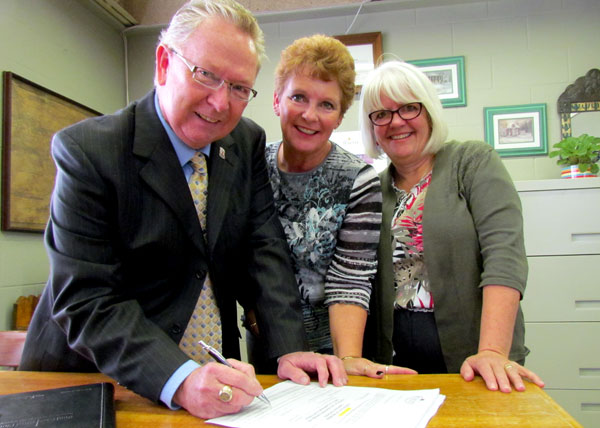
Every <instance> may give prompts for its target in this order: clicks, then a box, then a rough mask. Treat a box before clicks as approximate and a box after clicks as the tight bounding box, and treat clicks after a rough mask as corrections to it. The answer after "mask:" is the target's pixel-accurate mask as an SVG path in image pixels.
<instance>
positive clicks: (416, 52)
mask: <svg viewBox="0 0 600 428" xmlns="http://www.w3.org/2000/svg"><path fill="white" fill-rule="evenodd" d="M383 3H384V2H382V5H381V6H382V8H383V7H385V8H386V10H385V11H383V12H372V13H361V14H360V15H359V16H358V18H357V19H356V21H355V22H354V25H353V26H352V28H351V31H350V33H367V32H372V31H381V33H382V37H383V51H384V53H388V54H393V55H395V56H396V57H399V58H401V59H405V60H416V59H426V58H439V57H448V56H459V55H462V56H464V57H465V64H466V88H467V106H466V107H460V108H449V109H445V118H446V121H447V122H448V124H449V128H450V138H452V139H457V140H468V139H476V140H483V139H484V119H483V108H484V107H492V106H506V105H521V104H534V103H535V104H537V103H546V105H547V116H548V124H547V125H548V126H547V133H548V145H549V146H551V145H552V144H553V143H556V142H558V141H559V140H560V124H559V120H558V113H557V110H556V101H557V99H558V97H559V95H560V94H561V93H562V92H563V91H564V89H565V88H566V87H567V85H569V84H571V83H573V81H574V80H575V79H576V78H577V77H579V76H582V75H584V74H585V73H586V72H587V71H588V70H589V69H591V68H600V49H599V48H598V41H599V40H600V26H599V25H598V22H599V21H600V2H598V1H597V0H543V1H539V0H494V1H487V2H484V1H482V2H478V3H468V4H463V5H453V6H445V7H442V6H440V7H423V8H419V9H400V7H401V6H402V5H401V4H399V5H398V7H397V10H388V9H390V8H391V6H389V3H390V2H385V3H387V4H386V5H384V4H383ZM366 9H367V8H365V9H364V10H366ZM368 9H369V10H377V7H376V6H375V5H374V6H373V7H371V8H368ZM307 14H309V12H302V13H289V14H278V15H277V19H274V18H273V17H272V16H268V15H265V16H259V17H258V19H259V22H261V28H262V29H263V31H264V33H265V39H266V46H267V55H268V57H269V59H268V60H267V61H265V63H264V65H263V68H262V70H261V72H260V74H259V76H258V79H257V82H256V85H255V87H256V89H257V90H258V92H259V95H258V97H257V98H256V99H254V100H252V102H251V103H250V104H249V105H248V107H247V109H246V112H245V115H246V116H248V117H250V118H252V119H254V120H256V121H257V122H258V123H259V124H260V125H262V126H263V127H264V128H265V130H266V131H267V140H268V141H274V140H277V139H279V138H280V137H281V133H280V129H279V121H278V118H276V116H275V115H274V114H273V108H272V100H273V72H274V70H275V66H276V64H277V61H278V60H279V52H280V51H281V50H282V49H283V48H285V47H286V46H287V45H288V44H289V43H291V42H292V41H293V40H295V39H296V38H298V37H302V36H305V35H310V34H314V33H323V34H329V35H340V34H345V32H346V30H347V29H348V27H349V26H350V24H351V23H352V21H353V20H354V15H349V16H331V12H330V11H327V13H321V12H314V13H313V15H314V17H312V18H310V19H307V18H306V16H307ZM323 16H324V17H323ZM158 33H159V29H158V28H138V29H132V30H131V31H130V32H128V35H127V38H128V46H129V49H128V55H129V58H128V63H129V65H130V78H129V81H130V84H131V85H130V97H131V99H135V98H138V97H140V96H141V95H143V94H144V93H145V92H146V91H147V90H148V89H149V88H151V87H152V74H153V71H154V70H153V68H152V67H153V62H152V61H151V59H153V55H154V54H153V50H154V46H155V44H156V40H157V36H158ZM357 111H358V103H355V104H354V105H353V106H352V107H351V108H350V110H349V111H348V113H347V114H346V118H345V119H344V122H343V123H342V125H341V126H340V128H338V130H339V131H353V130H358V116H357ZM505 165H506V166H507V168H508V170H509V172H510V174H511V176H512V177H513V179H514V180H532V179H547V178H558V177H559V168H558V166H556V164H555V162H554V160H553V159H549V158H548V157H547V156H529V157H518V158H511V159H506V158H505Z"/></svg>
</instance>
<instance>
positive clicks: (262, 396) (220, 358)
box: [198, 340, 271, 406]
mask: <svg viewBox="0 0 600 428" xmlns="http://www.w3.org/2000/svg"><path fill="white" fill-rule="evenodd" d="M198 343H199V344H200V345H202V347H203V348H204V349H205V350H206V352H208V353H209V355H210V356H211V357H213V358H214V359H215V360H216V361H218V362H219V363H221V364H225V365H226V366H227V367H231V368H232V369H234V370H235V367H233V366H232V365H231V363H229V361H227V360H226V359H225V357H224V356H223V355H221V353H220V352H219V351H217V350H216V349H215V348H213V347H212V346H210V345H207V344H206V343H204V341H202V340H201V341H199V342H198ZM258 399H259V400H262V401H263V402H265V403H267V404H268V405H269V406H270V405H271V402H270V401H269V399H268V398H267V396H266V395H265V394H264V392H263V393H262V394H260V395H259V396H258Z"/></svg>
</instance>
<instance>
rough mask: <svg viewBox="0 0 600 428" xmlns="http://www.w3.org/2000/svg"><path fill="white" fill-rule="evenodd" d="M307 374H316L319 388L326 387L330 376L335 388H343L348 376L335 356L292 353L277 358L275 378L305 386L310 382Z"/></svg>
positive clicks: (314, 353) (340, 361)
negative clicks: (277, 364)
mask: <svg viewBox="0 0 600 428" xmlns="http://www.w3.org/2000/svg"><path fill="white" fill-rule="evenodd" d="M307 373H317V376H318V379H319V385H321V386H325V385H327V380H328V379H329V376H330V375H331V381H332V383H333V384H334V385H335V386H344V385H346V383H348V375H346V371H345V370H344V365H343V364H342V360H340V359H339V358H338V357H336V356H335V355H324V354H318V353H316V352H292V353H291V354H285V355H284V356H282V357H280V358H279V366H278V367H277V376H279V377H280V378H281V379H290V380H291V381H292V382H296V383H299V384H301V385H307V384H308V383H309V382H310V377H309V376H308V374H307Z"/></svg>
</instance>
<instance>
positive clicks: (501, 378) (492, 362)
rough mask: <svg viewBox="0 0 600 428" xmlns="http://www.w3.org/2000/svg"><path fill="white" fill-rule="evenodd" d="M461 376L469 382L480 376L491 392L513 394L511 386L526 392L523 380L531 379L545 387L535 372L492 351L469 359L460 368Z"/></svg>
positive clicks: (480, 353)
mask: <svg viewBox="0 0 600 428" xmlns="http://www.w3.org/2000/svg"><path fill="white" fill-rule="evenodd" d="M460 374H461V376H462V377H463V378H464V380H466V381H467V382H470V381H472V380H473V379H474V378H475V375H476V374H479V375H480V376H481V377H482V378H483V380H484V382H485V384H486V386H487V388H488V389H489V390H491V391H497V390H498V389H500V391H502V392H511V391H512V388H511V385H512V387H514V388H515V390H517V391H524V390H525V384H524V383H523V379H529V380H530V381H531V382H533V383H535V384H536V385H537V386H539V387H540V388H543V387H544V381H543V380H542V379H541V378H540V377H539V376H538V375H536V374H535V373H534V372H532V371H531V370H529V369H527V368H525V367H523V366H522V365H520V364H517V363H516V362H514V361H510V360H509V359H508V358H507V357H506V356H504V355H502V354H500V353H498V352H495V351H490V350H484V351H480V352H479V353H477V354H475V355H471V356H470V357H468V358H467V359H466V360H465V362H464V363H463V364H462V367H461V368H460Z"/></svg>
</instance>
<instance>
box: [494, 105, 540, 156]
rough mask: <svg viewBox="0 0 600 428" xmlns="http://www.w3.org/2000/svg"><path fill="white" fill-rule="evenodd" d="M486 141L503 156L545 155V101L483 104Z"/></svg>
mask: <svg viewBox="0 0 600 428" xmlns="http://www.w3.org/2000/svg"><path fill="white" fill-rule="evenodd" d="M483 115H484V121H485V141H487V143H488V144H490V145H491V146H492V147H493V148H494V149H495V150H496V151H497V152H498V153H499V154H500V156H503V157H508V156H534V155H546V154H548V143H547V134H546V104H524V105H515V106H502V107H484V109H483Z"/></svg>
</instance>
